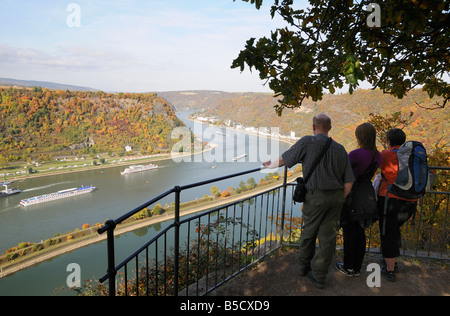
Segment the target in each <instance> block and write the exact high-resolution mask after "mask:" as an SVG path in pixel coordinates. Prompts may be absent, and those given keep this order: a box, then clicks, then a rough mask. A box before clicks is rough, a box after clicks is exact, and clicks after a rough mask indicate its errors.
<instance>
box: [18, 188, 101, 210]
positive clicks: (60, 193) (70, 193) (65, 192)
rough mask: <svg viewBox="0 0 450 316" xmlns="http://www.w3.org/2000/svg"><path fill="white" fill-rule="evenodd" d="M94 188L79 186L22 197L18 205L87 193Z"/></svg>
mask: <svg viewBox="0 0 450 316" xmlns="http://www.w3.org/2000/svg"><path fill="white" fill-rule="evenodd" d="M95 189H97V188H96V187H94V186H82V187H80V188H72V189H67V190H61V191H58V192H55V193H50V194H44V195H39V196H35V197H32V198H29V199H23V200H22V201H20V205H22V206H28V205H33V204H40V203H45V202H50V201H54V200H59V199H64V198H68V197H72V196H75V195H80V194H85V193H89V192H92V191H94V190H95Z"/></svg>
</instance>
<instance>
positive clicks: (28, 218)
mask: <svg viewBox="0 0 450 316" xmlns="http://www.w3.org/2000/svg"><path fill="white" fill-rule="evenodd" d="M189 113H190V112H189V111H181V112H178V113H177V115H178V117H179V118H180V119H182V120H183V121H184V122H185V124H186V126H187V127H188V128H191V130H192V131H194V132H195V133H196V134H197V135H198V136H203V141H211V142H213V143H215V144H217V147H216V148H215V149H213V150H212V151H210V152H208V153H205V154H204V155H203V156H202V154H199V155H197V156H194V157H189V158H190V159H185V161H173V160H172V159H168V160H163V161H160V162H158V163H157V164H158V165H159V168H158V169H156V170H151V171H146V172H142V173H136V174H131V175H126V176H125V175H121V174H120V171H122V170H123V169H124V168H125V165H121V166H118V167H111V168H105V169H97V170H89V171H83V172H76V173H70V174H61V175H54V176H47V177H39V178H31V179H26V180H21V181H16V182H15V183H14V187H18V188H19V189H21V190H23V192H22V193H21V194H17V195H14V196H10V197H7V198H2V199H0V218H1V221H0V234H1V239H0V252H1V253H4V252H5V250H6V249H8V248H10V247H13V246H16V245H18V244H19V243H21V242H38V241H41V240H45V239H47V238H49V237H52V236H53V235H55V234H57V233H65V232H68V231H73V230H74V229H75V228H81V226H82V225H83V224H85V223H89V224H90V225H92V224H95V223H103V222H105V220H107V219H109V218H117V217H119V216H121V215H123V214H125V213H126V212H128V211H130V210H131V209H134V208H135V207H137V206H139V205H142V204H143V203H145V202H146V201H148V200H150V199H152V198H153V197H155V196H157V195H159V194H161V193H163V192H165V191H167V190H169V189H171V188H173V187H174V186H175V185H185V184H189V183H195V182H199V181H203V180H208V179H211V178H216V177H220V176H224V175H228V174H232V173H236V172H240V171H245V170H249V169H253V168H257V167H259V166H261V161H263V160H265V159H267V158H268V157H269V156H270V157H272V158H275V157H276V156H277V155H279V153H282V152H283V151H284V150H286V149H287V148H289V145H288V144H285V143H283V142H278V141H276V140H274V141H271V140H267V139H265V138H262V137H257V136H252V135H246V134H242V133H236V132H234V131H231V130H230V129H218V128H213V127H209V126H207V125H200V124H194V123H193V122H191V121H188V120H187V119H186V117H187V115H188V114H189ZM199 134H200V135H199ZM180 141H181V139H180ZM243 153H245V154H248V156H246V157H244V158H242V159H240V160H238V161H232V159H230V157H234V156H239V155H241V154H243ZM256 153H257V154H256ZM186 160H191V161H186ZM265 175H266V174H264V173H255V174H252V175H246V176H242V177H239V178H235V179H230V180H226V181H221V182H219V183H218V184H216V185H217V186H218V188H219V190H224V189H227V188H228V187H230V186H234V187H237V186H238V185H239V183H240V182H241V181H247V179H248V178H250V177H254V178H255V180H256V181H259V179H260V178H263V177H264V176H265ZM81 185H94V186H96V187H97V188H98V190H96V191H94V192H92V193H88V194H84V195H81V196H76V197H72V198H68V199H63V200H59V201H53V202H49V203H44V204H39V205H34V206H28V207H23V206H20V205H19V202H20V200H21V199H24V198H29V197H32V196H36V195H41V194H47V193H51V192H56V191H59V190H64V189H68V188H73V187H79V186H81ZM211 186H212V185H208V186H203V187H199V188H196V189H192V190H189V191H187V192H183V193H182V196H181V199H182V201H181V202H184V201H189V200H192V199H195V198H197V197H201V196H203V195H205V194H210V188H211ZM171 199H173V195H171V196H169V197H168V198H167V199H166V200H163V201H162V203H161V204H164V203H167V204H170V203H172V202H173V201H172V200H171ZM167 225H168V223H160V224H155V225H152V226H149V227H147V228H144V229H140V230H138V231H134V232H131V233H127V234H124V235H122V236H120V237H117V240H118V241H117V247H116V249H117V250H116V252H117V257H118V258H122V257H124V256H125V255H126V254H128V253H126V251H127V250H128V251H129V249H135V248H136V247H137V246H138V245H140V244H143V243H144V240H149V239H150V238H152V236H154V235H155V234H156V233H157V232H158V231H160V230H161V229H163V228H165V227H166V226H167ZM124 251H125V252H124ZM70 263H77V264H79V265H80V267H81V279H82V280H86V279H91V278H95V279H98V278H99V277H101V276H103V274H104V273H105V271H106V243H105V242H100V243H97V244H94V245H91V246H88V247H85V248H82V249H79V250H76V251H73V252H71V253H67V254H64V255H61V256H59V257H56V258H53V259H51V260H48V261H45V262H42V263H40V264H37V265H35V266H32V267H30V268H27V269H25V270H22V271H19V272H17V273H15V274H12V275H10V276H7V277H4V278H2V279H0V296H7V295H52V294H53V291H54V289H56V288H59V287H61V286H64V285H65V284H66V279H67V276H68V275H69V272H67V271H66V268H67V266H68V265H69V264H70ZM67 294H73V292H69V293H67Z"/></svg>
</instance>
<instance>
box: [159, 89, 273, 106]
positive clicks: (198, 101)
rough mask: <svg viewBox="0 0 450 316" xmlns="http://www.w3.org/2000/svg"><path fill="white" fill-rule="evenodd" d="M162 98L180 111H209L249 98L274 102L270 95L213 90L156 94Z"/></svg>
mask: <svg viewBox="0 0 450 316" xmlns="http://www.w3.org/2000/svg"><path fill="white" fill-rule="evenodd" d="M156 93H157V94H158V95H159V96H160V97H162V98H163V99H165V100H167V102H169V103H171V104H172V105H173V106H174V107H175V108H177V109H178V110H181V109H196V110H208V109H210V108H211V107H214V106H216V105H217V104H221V103H222V102H224V100H233V99H239V98H242V97H248V98H250V99H252V100H255V99H257V98H259V97H261V96H262V97H264V98H265V99H267V100H271V99H272V100H273V98H272V94H270V93H259V92H224V91H213V90H187V91H163V92H161V91H159V92H156Z"/></svg>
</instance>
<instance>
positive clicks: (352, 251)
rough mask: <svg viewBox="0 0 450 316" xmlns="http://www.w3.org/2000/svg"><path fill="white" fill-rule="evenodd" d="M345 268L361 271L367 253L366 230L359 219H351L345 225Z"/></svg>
mask: <svg viewBox="0 0 450 316" xmlns="http://www.w3.org/2000/svg"><path fill="white" fill-rule="evenodd" d="M343 231H344V268H345V269H347V270H349V269H352V270H353V271H358V272H359V271H361V265H362V262H363V260H364V255H365V253H366V230H365V229H364V228H362V227H361V225H360V224H359V221H351V222H348V223H347V224H345V225H344V227H343Z"/></svg>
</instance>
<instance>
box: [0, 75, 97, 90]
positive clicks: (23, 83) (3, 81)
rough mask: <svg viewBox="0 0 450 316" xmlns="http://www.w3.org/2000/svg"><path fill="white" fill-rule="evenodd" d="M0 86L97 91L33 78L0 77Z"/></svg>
mask: <svg viewBox="0 0 450 316" xmlns="http://www.w3.org/2000/svg"><path fill="white" fill-rule="evenodd" d="M0 86H17V87H41V88H47V89H52V90H70V91H98V89H93V88H88V87H80V86H74V85H68V84H62V83H55V82H48V81H34V80H19V79H11V78H0Z"/></svg>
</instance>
